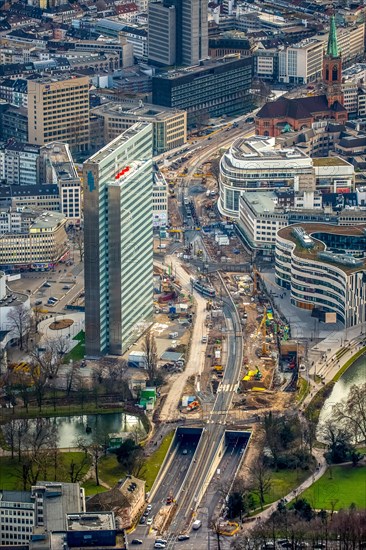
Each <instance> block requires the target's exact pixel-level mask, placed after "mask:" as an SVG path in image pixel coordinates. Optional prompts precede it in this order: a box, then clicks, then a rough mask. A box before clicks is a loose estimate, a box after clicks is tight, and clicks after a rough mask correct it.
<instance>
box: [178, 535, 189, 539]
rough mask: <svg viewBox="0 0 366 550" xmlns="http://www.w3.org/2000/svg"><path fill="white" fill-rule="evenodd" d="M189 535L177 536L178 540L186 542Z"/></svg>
mask: <svg viewBox="0 0 366 550" xmlns="http://www.w3.org/2000/svg"><path fill="white" fill-rule="evenodd" d="M188 539H189V535H178V540H188Z"/></svg>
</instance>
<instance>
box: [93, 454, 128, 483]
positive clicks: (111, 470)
mask: <svg viewBox="0 0 366 550" xmlns="http://www.w3.org/2000/svg"><path fill="white" fill-rule="evenodd" d="M124 476H125V472H124V471H123V468H122V466H121V465H120V464H119V463H118V460H117V456H116V455H115V454H109V455H107V456H103V457H102V458H101V459H100V461H99V477H100V479H101V480H102V481H104V483H106V484H107V485H109V486H110V487H114V486H115V485H116V483H117V482H118V480H119V479H123V478H124Z"/></svg>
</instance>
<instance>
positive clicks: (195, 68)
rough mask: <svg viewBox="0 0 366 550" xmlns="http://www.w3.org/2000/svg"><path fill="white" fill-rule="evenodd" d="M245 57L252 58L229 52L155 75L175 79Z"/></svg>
mask: <svg viewBox="0 0 366 550" xmlns="http://www.w3.org/2000/svg"><path fill="white" fill-rule="evenodd" d="M245 59H250V58H249V57H248V58H246V57H239V54H228V55H227V56H225V57H219V58H214V59H211V58H208V59H205V60H202V61H201V63H200V64H198V65H192V66H191V67H184V68H180V69H174V70H173V69H172V70H171V71H167V72H165V73H161V74H157V75H155V77H156V78H167V79H174V78H179V77H181V76H188V75H189V74H192V73H194V74H197V73H200V72H203V71H207V70H208V69H213V68H215V67H221V66H225V65H229V64H230V63H231V62H233V61H243V60H245Z"/></svg>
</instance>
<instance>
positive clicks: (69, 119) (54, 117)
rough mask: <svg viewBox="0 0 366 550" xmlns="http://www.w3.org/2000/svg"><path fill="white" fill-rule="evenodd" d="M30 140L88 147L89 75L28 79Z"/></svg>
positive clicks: (76, 149) (37, 142) (85, 148)
mask: <svg viewBox="0 0 366 550" xmlns="http://www.w3.org/2000/svg"><path fill="white" fill-rule="evenodd" d="M28 139H29V143H34V144H35V145H45V144H46V143H50V142H52V141H65V142H66V143H68V144H69V146H70V149H71V150H72V151H85V150H87V149H88V146H89V79H88V77H84V76H82V77H69V78H67V77H65V76H52V77H40V78H39V79H38V80H28Z"/></svg>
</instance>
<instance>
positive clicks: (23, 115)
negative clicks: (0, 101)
mask: <svg viewBox="0 0 366 550" xmlns="http://www.w3.org/2000/svg"><path fill="white" fill-rule="evenodd" d="M0 137H1V139H2V140H3V141H5V142H6V141H8V140H10V139H15V140H16V141H20V142H22V143H28V109H27V108H26V107H15V106H13V105H9V104H4V105H3V106H2V108H1V109H0Z"/></svg>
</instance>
